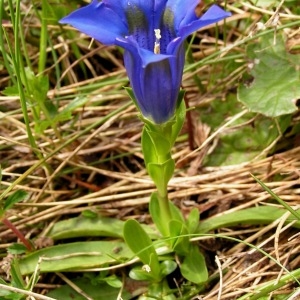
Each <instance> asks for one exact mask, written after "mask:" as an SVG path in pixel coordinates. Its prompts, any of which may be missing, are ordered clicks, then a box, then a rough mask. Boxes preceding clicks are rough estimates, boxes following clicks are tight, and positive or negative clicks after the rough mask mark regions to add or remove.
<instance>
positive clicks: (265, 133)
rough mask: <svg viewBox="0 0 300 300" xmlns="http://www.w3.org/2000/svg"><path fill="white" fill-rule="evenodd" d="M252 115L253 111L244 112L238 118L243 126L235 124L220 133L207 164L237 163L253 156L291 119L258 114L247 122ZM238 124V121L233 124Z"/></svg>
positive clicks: (282, 129) (267, 144)
mask: <svg viewBox="0 0 300 300" xmlns="http://www.w3.org/2000/svg"><path fill="white" fill-rule="evenodd" d="M253 117H254V114H253V113H249V114H246V115H245V116H244V118H243V119H242V120H240V121H243V123H244V125H243V126H236V127H235V128H234V129H232V130H229V131H224V133H223V134H221V135H220V139H219V144H218V147H216V149H215V151H214V152H213V153H212V154H210V155H209V157H208V158H207V161H206V164H207V165H214V166H221V165H232V164H239V163H243V162H246V161H249V160H251V159H253V158H255V157H256V156H258V155H260V154H261V153H262V151H263V150H265V149H266V148H267V147H268V146H269V145H270V144H272V143H273V142H274V140H276V138H278V136H279V135H280V134H281V132H284V130H286V128H287V127H288V126H289V124H290V120H291V117H290V115H286V116H281V117H278V118H276V119H272V118H266V117H265V116H262V115H258V116H256V117H255V118H254V120H253V121H252V122H249V121H250V120H251V119H253ZM238 124H240V122H239V123H237V124H234V125H238ZM280 131H281V132H280ZM270 151H271V150H270ZM266 154H267V153H266Z"/></svg>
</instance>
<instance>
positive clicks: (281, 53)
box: [238, 32, 300, 117]
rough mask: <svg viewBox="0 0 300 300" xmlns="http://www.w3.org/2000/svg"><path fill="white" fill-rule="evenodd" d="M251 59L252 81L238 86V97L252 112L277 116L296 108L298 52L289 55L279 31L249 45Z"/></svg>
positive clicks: (299, 87) (298, 92) (299, 89)
mask: <svg viewBox="0 0 300 300" xmlns="http://www.w3.org/2000/svg"><path fill="white" fill-rule="evenodd" d="M247 54H248V57H249V59H251V61H252V65H251V67H252V68H251V71H250V74H251V75H252V76H253V82H252V83H251V84H250V86H246V85H244V84H242V85H240V86H239V88H238V99H239V101H241V102H242V103H243V104H245V105H246V107H247V108H248V109H249V110H250V111H253V112H258V113H261V114H264V115H266V116H269V117H278V116H281V115H284V114H291V113H293V112H295V111H297V106H296V100H297V99H299V98H300V84H299V80H300V71H299V67H300V63H299V61H300V55H294V56H293V55H291V54H289V53H288V52H287V50H286V48H285V42H284V39H283V37H282V36H281V35H279V34H278V35H277V37H276V44H275V45H274V33H273V32H272V33H271V34H269V35H264V36H262V37H261V39H260V41H259V42H256V43H255V44H254V45H250V46H248V49H247Z"/></svg>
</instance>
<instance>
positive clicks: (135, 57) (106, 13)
mask: <svg viewBox="0 0 300 300" xmlns="http://www.w3.org/2000/svg"><path fill="white" fill-rule="evenodd" d="M198 3H199V0H102V2H99V1H98V0H93V1H92V3H91V4H89V5H87V6H85V7H83V8H80V9H78V10H76V11H74V12H72V13H71V14H70V15H68V16H66V17H65V18H63V19H62V20H61V21H60V22H61V23H62V24H66V23H68V24H71V25H72V26H73V27H75V28H77V29H78V30H80V31H81V32H83V33H85V34H87V35H89V36H91V37H92V38H94V39H96V40H98V41H100V42H101V43H103V44H105V45H117V46H120V47H122V48H124V49H125V52H124V64H125V68H126V70H127V74H128V77H129V80H130V83H131V86H132V89H133V92H134V95H135V98H136V102H137V105H138V107H139V109H140V111H141V113H142V114H143V116H144V117H145V118H147V119H149V120H151V121H152V122H154V123H157V124H162V123H164V122H167V121H168V120H169V119H170V118H172V116H173V115H174V112H175V109H176V106H177V97H178V92H179V89H180V84H181V80H182V73H183V67H184V57H185V52H184V46H183V42H184V40H185V39H186V37H187V36H188V35H190V34H191V33H193V32H194V31H196V30H198V29H199V28H201V27H204V26H206V25H209V24H212V23H216V22H218V21H220V20H222V19H224V18H226V17H228V16H230V13H228V12H225V11H224V10H222V9H221V8H219V7H218V6H216V5H213V6H211V7H210V8H209V9H208V10H207V12H206V13H205V14H203V15H202V16H201V17H200V18H198V17H197V16H196V14H195V9H196V6H197V5H198Z"/></svg>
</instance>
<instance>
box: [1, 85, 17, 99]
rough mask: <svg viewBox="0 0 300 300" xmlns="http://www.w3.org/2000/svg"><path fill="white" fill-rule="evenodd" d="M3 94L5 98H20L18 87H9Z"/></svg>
mask: <svg viewBox="0 0 300 300" xmlns="http://www.w3.org/2000/svg"><path fill="white" fill-rule="evenodd" d="M1 93H2V94H3V95H5V96H19V88H18V86H16V85H13V86H7V87H6V88H5V89H4V90H3V91H2V92H1Z"/></svg>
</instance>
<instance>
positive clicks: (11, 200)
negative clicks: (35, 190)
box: [4, 190, 28, 210]
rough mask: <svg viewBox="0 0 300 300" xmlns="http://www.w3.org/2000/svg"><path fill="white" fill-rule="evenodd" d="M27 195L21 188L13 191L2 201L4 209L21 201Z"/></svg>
mask: <svg viewBox="0 0 300 300" xmlns="http://www.w3.org/2000/svg"><path fill="white" fill-rule="evenodd" d="M27 195H28V194H27V192H25V191H23V190H17V191H15V192H14V193H13V194H11V195H10V196H8V198H7V199H6V201H5V203H4V210H8V209H10V208H11V207H12V206H13V205H14V204H16V203H18V202H21V201H23V200H24V199H25V198H26V197H27Z"/></svg>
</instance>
